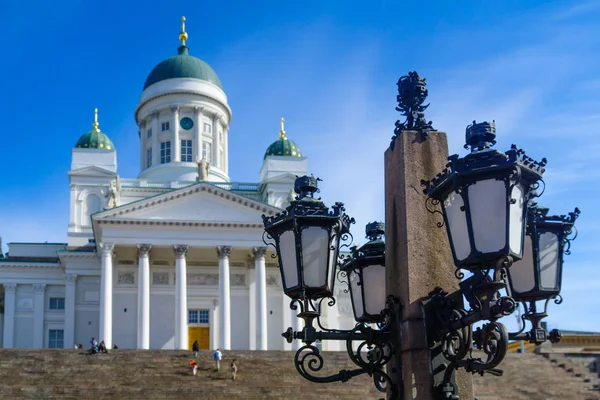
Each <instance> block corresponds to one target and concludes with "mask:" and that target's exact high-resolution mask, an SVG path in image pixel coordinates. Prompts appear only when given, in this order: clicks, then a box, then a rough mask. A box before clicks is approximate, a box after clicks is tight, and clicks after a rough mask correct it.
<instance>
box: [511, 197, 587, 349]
mask: <svg viewBox="0 0 600 400" xmlns="http://www.w3.org/2000/svg"><path fill="white" fill-rule="evenodd" d="M548 211H549V209H548V208H546V207H540V206H538V205H537V204H535V203H531V204H530V205H529V207H528V214H527V236H526V237H525V250H524V255H523V259H522V260H520V261H517V262H515V263H514V264H513V265H512V266H511V267H510V268H509V269H508V281H509V289H510V293H511V296H512V298H513V299H515V301H518V302H521V303H522V304H523V307H524V308H525V314H523V316H522V318H523V324H522V325H521V330H520V331H519V332H517V333H511V334H510V339H514V340H528V341H530V342H531V343H536V344H541V343H543V342H545V341H546V340H547V339H549V340H550V341H551V342H553V343H556V342H558V341H560V338H561V334H560V332H559V331H558V330H556V329H553V330H552V331H551V332H550V333H547V332H546V330H545V329H544V328H543V327H542V325H541V320H542V319H544V318H545V317H547V316H548V314H547V311H548V303H549V301H550V300H552V299H555V303H557V304H560V303H561V302H562V298H561V297H560V294H559V293H560V287H561V282H562V267H563V256H564V255H565V254H570V251H569V249H570V247H571V240H574V239H575V237H574V236H571V234H572V233H573V229H574V224H575V220H577V218H578V217H579V214H580V211H579V209H578V208H575V210H574V211H573V212H571V213H569V215H568V216H565V215H554V216H549V215H548ZM537 301H545V303H544V311H543V312H538V311H537V305H536V302H537ZM525 320H529V321H530V322H531V324H532V329H531V331H529V332H526V333H522V332H523V331H524V330H525Z"/></svg>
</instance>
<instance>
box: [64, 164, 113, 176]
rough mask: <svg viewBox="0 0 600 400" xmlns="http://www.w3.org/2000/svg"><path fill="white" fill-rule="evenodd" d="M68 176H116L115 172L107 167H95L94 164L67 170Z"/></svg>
mask: <svg viewBox="0 0 600 400" xmlns="http://www.w3.org/2000/svg"><path fill="white" fill-rule="evenodd" d="M69 176H85V177H90V176H97V177H111V176H117V174H116V173H115V172H112V171H109V170H107V169H104V168H101V167H97V166H95V165H92V166H89V167H83V168H79V169H76V170H72V171H69Z"/></svg>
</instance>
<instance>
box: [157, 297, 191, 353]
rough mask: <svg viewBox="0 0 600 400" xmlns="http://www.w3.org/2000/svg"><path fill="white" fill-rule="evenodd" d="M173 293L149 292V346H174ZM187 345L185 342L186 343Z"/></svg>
mask: <svg viewBox="0 0 600 400" xmlns="http://www.w3.org/2000/svg"><path fill="white" fill-rule="evenodd" d="M174 295H175V293H173V292H171V293H164V294H163V293H161V294H150V348H151V349H174V348H175V338H174V337H175V296H174ZM186 346H187V344H186Z"/></svg>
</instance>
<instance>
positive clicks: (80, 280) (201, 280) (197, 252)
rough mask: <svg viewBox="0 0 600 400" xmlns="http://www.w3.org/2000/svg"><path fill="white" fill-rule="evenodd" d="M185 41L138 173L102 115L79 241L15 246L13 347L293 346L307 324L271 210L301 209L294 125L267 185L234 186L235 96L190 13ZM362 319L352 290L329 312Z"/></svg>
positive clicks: (151, 101) (150, 116) (267, 170)
mask: <svg viewBox="0 0 600 400" xmlns="http://www.w3.org/2000/svg"><path fill="white" fill-rule="evenodd" d="M180 41H181V45H180V46H179V48H178V49H177V54H176V55H175V56H173V57H170V58H167V59H165V60H164V61H162V62H161V63H159V64H158V65H157V66H156V67H154V69H152V71H151V72H150V74H149V75H148V77H147V79H146V81H145V84H144V88H143V91H142V94H141V97H140V101H139V104H138V105H137V107H136V108H135V114H134V115H135V120H136V123H137V126H138V127H139V131H138V134H139V156H140V173H139V175H138V177H137V178H125V177H121V176H119V174H118V171H117V150H116V149H115V146H114V144H113V143H112V141H111V140H110V138H109V137H108V135H107V134H105V133H104V132H102V130H101V129H100V125H99V122H98V114H97V111H96V113H95V118H94V122H93V125H92V129H91V130H90V131H89V132H86V133H85V134H83V135H82V136H81V137H80V138H79V140H77V141H76V144H75V146H74V147H73V149H72V162H71V169H70V170H69V171H68V176H69V180H70V216H69V221H68V234H67V237H68V242H67V243H9V244H8V253H6V254H0V299H1V300H2V304H0V347H4V348H27V347H29V348H47V347H50V348H72V347H73V345H74V344H79V343H84V344H86V343H88V342H89V341H90V339H91V338H92V337H94V338H96V339H97V340H103V341H104V342H105V344H106V346H107V347H109V348H110V347H112V346H113V345H114V344H118V346H119V347H120V348H138V349H150V348H152V349H188V348H191V343H193V342H194V341H195V340H197V341H198V342H199V344H200V347H201V348H203V349H215V348H221V349H250V350H267V349H269V350H286V349H289V350H291V349H292V345H290V344H288V343H286V342H285V340H284V339H283V338H282V337H281V332H283V331H285V329H287V327H289V326H293V327H295V328H296V329H300V328H301V327H300V324H299V320H298V318H297V317H296V316H295V314H294V313H293V312H292V311H291V310H290V309H289V299H288V298H287V297H286V296H285V295H284V294H283V292H282V289H281V277H280V274H279V270H278V268H277V265H276V263H275V259H274V258H272V257H271V255H272V253H273V250H272V249H267V248H266V247H265V244H264V243H263V240H262V235H263V225H262V219H261V216H262V215H263V214H265V215H274V214H275V213H277V212H279V211H281V208H283V207H285V206H286V205H287V204H289V201H290V199H292V196H293V191H292V188H293V183H294V180H295V177H296V176H301V175H305V174H307V173H308V169H307V158H306V157H305V156H304V155H303V154H302V153H301V151H300V148H299V147H298V146H297V145H296V144H295V143H294V142H292V141H291V140H290V139H288V138H287V137H286V133H285V130H284V125H283V120H282V122H281V131H280V137H279V139H278V140H276V141H275V142H274V143H273V144H271V145H270V146H269V147H268V149H267V151H266V152H265V154H264V161H263V164H262V168H261V170H260V173H259V179H258V182H250V183H247V182H236V181H232V180H231V179H230V177H229V157H228V146H229V139H230V137H229V123H230V121H231V109H230V107H229V105H228V102H227V96H226V94H225V91H224V90H223V86H222V84H221V81H220V80H219V77H218V76H217V74H216V73H215V71H214V70H213V69H212V68H211V67H210V66H209V65H208V64H207V63H205V62H204V61H202V60H200V59H198V58H196V57H193V56H192V55H190V51H189V49H188V47H187V46H186V41H187V33H186V32H185V26H184V24H183V22H182V31H181V33H180ZM75 139H76V137H74V142H75ZM128 151H129V152H130V151H131V149H129V150H128ZM66 189H67V188H65V190H66ZM0 253H1V251H0ZM350 314H351V312H350V308H349V300H348V299H347V297H343V296H342V298H341V299H339V300H338V304H337V305H336V307H334V308H331V309H329V310H328V311H327V312H326V319H327V321H328V324H329V325H330V326H332V327H338V326H340V325H344V323H346V324H348V323H349V324H351V323H352V322H351V321H352V317H351V315H350ZM294 346H297V344H295V345H294ZM337 346H338V345H337V344H325V343H324V344H323V346H322V347H323V349H330V350H337V349H338V347H337Z"/></svg>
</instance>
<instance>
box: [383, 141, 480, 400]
mask: <svg viewBox="0 0 600 400" xmlns="http://www.w3.org/2000/svg"><path fill="white" fill-rule="evenodd" d="M447 156H448V144H447V139H446V134H445V133H443V132H429V137H428V138H427V139H426V140H423V139H422V137H421V133H420V132H415V131H404V132H403V133H402V134H401V135H400V136H399V137H398V138H397V139H396V142H395V148H394V149H393V150H392V149H388V150H387V151H386V152H385V212H386V215H385V222H386V224H385V228H386V232H385V233H386V246H385V256H386V265H387V266H388V267H387V268H386V271H387V288H386V289H387V294H390V295H394V296H396V297H397V298H398V299H399V300H400V304H401V305H402V321H401V323H400V324H399V326H396V327H394V329H395V330H396V332H397V334H400V332H398V331H401V335H402V336H401V337H402V341H401V348H400V349H399V351H397V352H396V355H395V357H394V358H392V360H391V362H390V364H389V367H388V373H389V375H390V377H391V378H392V380H393V381H394V384H395V386H396V387H403V388H404V394H403V395H400V398H405V399H413V400H425V399H427V400H430V399H433V398H436V395H435V394H434V393H433V377H432V374H431V371H430V360H429V347H428V343H427V337H426V329H425V318H424V315H423V311H422V307H421V299H423V298H425V297H427V295H428V293H429V292H430V291H432V290H433V289H434V288H435V287H436V286H440V287H442V288H444V290H446V291H448V292H452V291H453V290H454V289H457V288H458V280H457V279H456V278H455V277H454V267H453V264H454V263H453V259H452V254H451V252H450V247H449V244H448V238H447V235H446V231H445V229H444V228H438V227H437V225H436V223H437V222H440V221H441V218H442V217H441V215H439V214H431V213H429V212H428V211H427V209H426V208H425V200H426V196H425V195H424V194H423V191H422V188H421V179H431V178H432V177H433V176H435V175H436V174H437V173H439V172H440V171H441V170H442V169H443V168H444V166H445V165H446V162H447ZM398 366H400V367H401V368H398ZM456 377H457V383H458V386H459V391H460V398H461V399H472V398H473V385H472V378H471V375H470V374H467V373H465V372H464V371H457V373H456ZM401 381H402V382H403V383H402V382H401ZM390 395H391V393H388V399H389V398H391V397H390Z"/></svg>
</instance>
